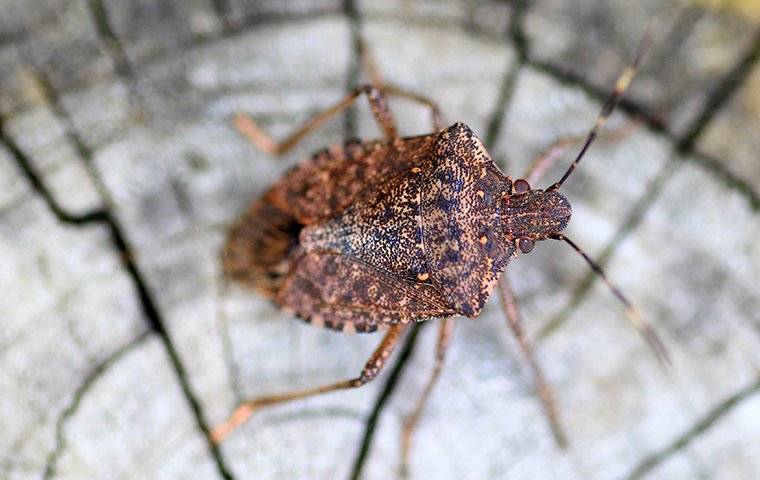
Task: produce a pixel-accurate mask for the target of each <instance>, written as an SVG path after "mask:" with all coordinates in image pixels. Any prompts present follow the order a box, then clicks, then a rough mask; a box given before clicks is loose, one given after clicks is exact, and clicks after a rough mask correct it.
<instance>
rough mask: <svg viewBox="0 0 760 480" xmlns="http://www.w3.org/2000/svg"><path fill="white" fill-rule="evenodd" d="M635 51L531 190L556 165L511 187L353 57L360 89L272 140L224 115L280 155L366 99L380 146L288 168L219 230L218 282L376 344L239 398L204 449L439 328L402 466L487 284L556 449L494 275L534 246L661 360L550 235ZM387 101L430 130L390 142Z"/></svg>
mask: <svg viewBox="0 0 760 480" xmlns="http://www.w3.org/2000/svg"><path fill="white" fill-rule="evenodd" d="M647 39H648V35H645V37H644V40H647ZM645 43H646V41H642V44H641V46H640V47H639V50H638V52H637V54H636V57H635V59H634V61H633V62H632V63H631V64H630V65H628V66H627V67H626V68H625V70H624V71H623V73H622V74H621V75H620V77H619V78H618V80H617V82H616V84H615V88H614V90H613V92H612V94H611V96H610V97H609V99H608V100H607V102H606V103H605V104H604V106H603V108H602V110H601V112H600V113H599V115H598V116H597V119H596V121H595V123H594V125H593V127H592V129H591V131H590V132H589V134H588V136H587V137H585V141H584V143H583V146H582V148H581V150H580V152H579V153H578V155H577V156H576V158H575V160H574V161H573V162H572V163H571V164H570V166H569V167H568V169H567V170H566V172H565V174H564V175H563V176H562V177H561V178H560V179H559V181H557V182H556V183H554V184H552V185H551V186H549V187H548V188H546V189H544V190H539V189H534V188H532V187H531V185H532V184H533V183H534V182H535V181H536V180H537V178H538V176H539V175H540V174H541V173H542V172H543V171H544V170H546V168H547V164H548V163H549V162H551V161H553V158H556V157H557V156H556V155H543V156H541V157H539V158H538V159H536V161H535V162H534V163H533V166H532V167H531V169H530V170H529V171H528V173H527V174H526V175H525V177H524V178H520V179H518V180H514V181H513V180H512V179H511V178H510V177H508V176H504V175H503V174H502V173H501V171H499V168H498V167H497V166H496V164H495V163H494V162H493V161H492V160H491V157H490V155H489V154H488V152H487V151H486V149H485V147H484V145H483V143H482V142H481V140H480V139H479V138H478V137H477V136H476V135H475V134H474V133H473V132H472V130H470V128H469V127H468V126H467V125H465V124H464V123H455V124H453V125H451V126H449V127H447V126H446V125H445V124H444V122H443V120H442V116H441V114H440V110H439V108H438V106H437V105H436V104H435V103H434V102H433V101H432V100H430V99H428V98H426V97H424V96H422V95H418V94H415V93H410V92H407V91H404V90H401V89H399V88H396V87H393V86H390V85H388V84H385V83H383V82H382V81H381V80H380V77H379V75H378V74H377V71H376V70H375V69H373V68H372V65H371V62H370V61H369V59H368V57H367V56H366V55H365V56H364V58H365V63H366V64H367V66H368V67H369V68H368V70H369V73H370V77H371V78H372V82H371V85H367V86H362V87H359V88H356V89H355V90H353V91H352V92H351V93H349V94H348V95H347V96H346V97H345V98H343V99H342V100H341V101H340V102H338V103H337V104H335V105H334V106H333V107H331V108H329V109H327V110H326V111H324V112H322V113H320V114H318V115H316V116H315V117H313V118H312V119H311V120H309V121H307V122H306V123H305V124H304V125H303V126H302V127H301V128H300V129H298V130H297V131H296V132H294V133H293V134H292V135H291V136H290V137H288V138H287V139H286V140H284V141H282V142H279V143H278V142H276V141H274V140H273V139H272V138H271V137H269V136H267V135H266V134H265V133H264V132H263V131H262V130H260V129H259V128H258V126H256V124H255V123H254V122H253V121H252V120H251V119H250V118H248V117H244V116H237V117H236V119H235V123H236V126H237V128H238V130H240V131H241V132H242V133H243V134H244V135H246V136H247V137H248V138H249V139H250V140H251V141H252V142H253V143H254V144H255V145H256V146H257V147H258V148H260V149H261V150H263V151H265V152H267V153H270V154H272V155H279V154H283V153H285V152H286V151H288V150H289V149H290V148H291V147H293V146H294V145H295V144H296V143H297V142H298V141H299V140H300V139H302V138H303V137H304V136H305V135H307V134H308V133H310V132H312V131H313V130H315V129H316V128H318V127H319V126H320V125H322V124H323V123H325V122H326V121H327V120H328V119H330V118H331V117H333V116H335V115H337V114H338V113H340V112H342V111H343V110H345V109H346V108H348V107H349V106H350V105H351V104H352V103H353V102H354V101H355V100H356V99H357V98H358V97H359V96H361V95H366V96H367V99H368V100H369V105H370V108H371V111H372V114H373V115H374V117H375V120H376V121H377V123H378V125H379V126H380V129H381V130H382V132H383V134H384V137H385V138H384V139H382V140H371V141H361V142H359V141H357V142H349V143H346V144H344V145H342V146H338V147H333V148H330V149H327V150H324V151H322V152H318V153H316V154H314V155H313V156H312V157H311V158H309V159H308V160H306V161H305V162H303V163H301V164H300V165H298V166H297V167H295V168H293V169H292V170H290V171H289V172H288V173H287V174H286V175H285V176H284V177H283V178H282V179H281V180H280V181H278V182H277V183H275V184H274V185H273V186H272V187H271V188H270V189H269V190H268V191H267V192H265V193H264V194H263V195H262V196H261V197H260V198H258V199H257V200H255V201H254V202H253V203H252V205H251V206H250V207H249V208H248V210H247V211H246V212H245V213H244V214H243V215H242V217H241V218H240V219H239V220H238V221H237V223H235V225H234V226H233V227H232V229H231V230H230V233H229V237H228V239H227V243H226V245H225V247H224V251H223V263H224V270H225V273H226V275H227V276H228V277H229V278H231V279H233V280H235V281H238V282H240V283H242V284H243V285H245V286H247V287H250V288H252V289H254V290H255V291H257V292H259V293H260V294H263V295H264V296H266V297H267V298H270V299H271V300H272V301H274V302H275V303H276V304H277V305H279V306H280V307H282V308H283V309H285V310H287V311H291V312H293V313H294V314H295V315H296V316H298V317H299V318H301V319H303V320H305V321H307V322H309V323H311V324H313V325H315V326H318V327H323V328H328V329H332V330H338V331H341V332H344V333H354V332H374V331H376V330H386V331H387V332H386V333H385V336H384V337H383V339H382V341H381V342H380V345H379V346H378V347H377V349H376V350H375V351H374V353H373V354H372V356H371V357H370V358H369V360H368V361H367V363H366V365H365V366H364V368H363V370H362V371H361V373H360V375H359V376H358V377H356V378H353V379H350V380H345V381H341V382H337V383H333V384H329V385H323V386H318V387H315V388H308V389H304V390H298V391H292V392H285V393H281V394H275V395H269V396H262V397H258V398H254V399H251V400H249V401H247V402H245V403H243V404H242V405H240V406H239V407H238V408H237V409H236V410H235V412H234V413H233V414H232V416H231V417H230V418H229V419H228V420H227V421H226V422H225V423H223V424H221V425H219V426H218V427H217V428H216V429H214V431H213V432H212V440H213V441H214V442H217V443H218V442H221V441H223V440H224V439H225V438H226V437H227V436H228V435H229V434H230V433H231V432H232V431H233V430H234V429H235V428H236V427H237V426H238V425H240V424H241V423H242V422H244V421H245V420H246V419H247V418H248V417H249V416H250V415H251V414H252V413H253V412H254V411H255V410H257V409H260V408H262V407H265V406H271V405H275V404H279V403H283V402H289V401H292V400H296V399H299V398H304V397H309V396H312V395H317V394H322V393H327V392H331V391H335V390H340V389H347V388H356V387H359V386H361V385H363V384H365V383H367V382H369V381H370V380H372V379H373V378H375V376H377V374H378V373H379V372H380V370H381V369H382V368H383V366H384V365H385V363H386V362H387V360H388V358H389V356H390V354H391V352H392V351H393V349H394V347H395V346H396V345H397V344H398V342H399V340H400V338H401V337H402V334H403V333H404V332H405V331H406V330H408V329H409V327H410V326H411V324H413V323H414V322H419V321H424V320H428V319H431V318H441V319H442V320H441V323H440V331H439V336H438V343H437V347H436V353H435V355H436V357H435V367H434V370H433V372H432V374H431V376H430V378H429V379H428V382H427V384H426V387H425V389H424V390H423V392H422V394H421V396H420V398H419V399H418V401H417V403H416V406H415V408H414V409H413V410H412V412H411V414H410V415H409V417H407V420H406V422H405V423H404V428H403V432H402V439H401V450H402V465H406V463H407V459H408V452H409V450H410V442H411V438H412V433H413V430H414V428H415V425H416V423H417V421H418V419H419V417H420V414H421V412H422V410H423V407H424V405H425V402H426V400H427V398H428V397H429V395H430V392H431V390H432V387H433V385H434V383H435V381H436V379H437V378H438V376H439V374H440V372H441V368H442V366H443V361H444V355H445V353H446V348H447V346H448V345H449V341H450V338H451V335H452V332H453V327H454V317H455V316H457V315H462V316H465V317H476V316H477V315H478V314H479V313H480V311H481V309H482V308H483V306H484V305H485V303H486V301H487V300H488V297H489V296H490V294H491V292H492V291H493V289H494V287H496V286H497V285H498V286H499V291H500V294H501V299H502V304H503V306H504V310H505V313H506V316H507V319H508V323H509V325H510V327H511V328H512V330H513V331H514V333H515V335H516V336H517V340H518V343H519V345H520V347H521V348H522V350H523V351H524V353H525V355H526V357H527V359H528V361H529V364H530V367H531V369H532V371H533V374H534V378H535V382H536V388H537V390H538V393H539V395H540V398H541V400H542V402H543V406H544V409H545V411H546V414H547V416H548V418H549V423H550V425H551V427H552V430H553V432H554V434H555V437H556V439H557V442H558V443H559V444H560V445H562V444H564V442H565V437H564V435H563V433H562V430H561V428H560V425H559V420H558V415H557V410H556V408H555V404H554V401H553V397H552V394H551V390H550V389H549V386H548V384H547V383H546V382H545V380H544V377H543V375H542V373H541V370H540V368H539V366H538V364H537V362H536V361H535V359H534V357H533V353H532V348H531V345H530V344H529V343H528V341H527V339H526V338H525V336H524V335H523V333H522V328H521V325H520V321H519V316H518V311H517V306H516V303H515V300H514V296H513V295H512V292H511V289H510V287H509V285H508V283H507V281H506V276H504V278H501V280H500V277H501V276H502V273H503V272H504V271H505V269H506V268H507V264H508V263H509V260H510V259H511V258H512V257H514V256H516V255H517V254H518V253H519V252H522V253H528V252H530V251H531V250H532V249H533V246H534V244H535V242H538V241H541V240H546V239H552V240H561V241H564V242H566V243H567V244H569V245H570V246H571V247H572V248H573V249H575V250H576V251H577V252H578V253H580V254H581V255H582V256H583V258H584V259H585V260H586V261H587V262H588V264H589V265H590V266H591V268H592V269H593V270H594V271H595V272H596V273H597V274H598V275H599V276H600V277H601V278H602V280H603V281H604V282H605V283H606V284H607V285H608V286H609V287H610V288H611V290H612V292H613V293H614V294H615V296H617V298H618V299H620V300H621V301H622V303H623V304H624V305H625V309H626V313H627V316H628V318H629V319H630V320H631V322H632V323H633V325H634V326H635V327H636V328H637V329H638V330H639V332H641V333H642V334H643V335H644V337H645V339H646V340H647V341H648V342H649V344H650V345H651V346H652V348H653V349H654V351H655V353H656V354H657V355H658V357H659V358H660V359H661V360H663V361H664V362H667V356H666V352H665V349H664V348H663V345H662V343H661V342H660V341H659V340H658V338H657V336H656V335H655V333H654V331H653V330H652V328H651V327H650V326H649V325H648V324H646V323H644V322H643V321H642V319H641V317H640V316H639V315H638V313H637V311H636V309H635V308H634V306H633V305H632V304H631V303H630V302H629V301H628V300H627V299H626V297H624V296H623V294H622V293H621V292H620V290H619V289H618V288H616V287H615V286H614V285H613V284H612V283H611V282H610V281H609V280H608V279H607V277H606V276H605V274H604V272H603V271H602V269H601V268H600V267H599V266H598V265H597V264H596V263H595V262H594V261H593V260H592V259H591V258H589V257H588V256H587V255H586V254H585V253H583V251H582V250H581V249H580V248H579V247H578V246H576V244H575V243H573V241H571V240H570V239H569V238H567V237H566V236H565V235H564V234H563V233H562V231H563V229H564V228H565V226H566V225H567V223H568V221H569V220H570V215H571V207H570V203H569V202H568V200H567V199H566V198H565V197H564V196H563V195H562V193H560V189H561V187H562V185H563V184H564V182H565V181H566V180H567V179H568V177H569V176H570V175H571V173H572V172H573V170H574V169H575V168H576V166H577V165H578V163H579V162H580V161H581V159H582V158H583V155H584V154H585V152H586V151H587V149H588V147H589V146H590V145H591V143H592V142H593V141H594V139H595V138H596V137H597V135H598V133H599V132H600V130H601V128H602V127H603V125H604V123H605V121H606V119H607V118H608V117H609V115H610V114H611V113H612V111H613V109H614V107H615V105H616V104H617V102H618V100H619V99H620V97H621V95H622V94H623V92H624V91H625V90H626V88H627V87H628V85H629V83H630V81H631V80H632V78H633V76H634V74H635V72H636V69H637V66H638V64H639V62H640V60H641V57H642V56H643V52H644V50H645V47H644V45H645ZM386 94H388V95H395V96H399V97H405V98H407V99H410V100H412V101H416V102H419V103H421V104H423V105H425V106H427V107H429V109H430V111H431V114H432V121H433V126H434V128H435V131H434V132H433V133H430V134H428V135H421V136H416V137H406V138H403V137H400V136H399V135H398V133H397V131H396V127H395V124H394V119H393V116H392V115H391V112H390V110H389V109H388V103H387V99H386ZM565 143H567V142H565ZM552 157H553V158H552Z"/></svg>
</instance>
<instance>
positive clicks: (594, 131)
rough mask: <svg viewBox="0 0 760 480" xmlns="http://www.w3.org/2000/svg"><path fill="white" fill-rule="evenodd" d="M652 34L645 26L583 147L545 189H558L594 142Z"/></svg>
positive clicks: (633, 73)
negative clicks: (637, 44) (632, 55)
mask: <svg viewBox="0 0 760 480" xmlns="http://www.w3.org/2000/svg"><path fill="white" fill-rule="evenodd" d="M651 39H652V34H651V28H650V27H647V29H646V31H645V32H644V36H643V37H642V39H641V43H640V44H639V48H638V51H637V52H636V57H635V58H634V59H633V62H631V63H630V64H629V65H628V66H627V67H625V69H624V70H623V73H621V74H620V76H619V77H618V79H617V81H616V82H615V88H614V89H613V90H612V95H610V98H608V99H607V101H606V102H605V103H604V106H603V107H602V110H601V111H600V112H599V115H597V117H596V121H595V122H594V126H593V127H592V128H591V131H590V132H589V133H588V136H587V137H586V141H585V142H584V143H583V147H581V151H580V152H578V156H577V157H575V160H573V163H571V164H570V166H569V167H567V171H565V174H564V175H562V178H560V179H559V181H558V182H557V183H555V184H554V185H552V186H550V187H549V188H547V191H550V190H559V189H560V188H561V187H562V184H563V183H565V180H567V178H568V177H569V176H570V174H571V173H573V170H575V167H577V166H578V164H579V163H580V161H581V159H582V158H583V156H584V155H585V154H586V150H588V147H590V146H591V144H592V143H593V142H594V139H596V137H597V135H598V134H599V131H600V130H601V129H602V127H604V124H605V123H606V122H607V119H608V118H609V116H610V115H611V114H612V111H613V110H614V109H615V106H616V105H617V104H618V102H619V101H620V98H621V97H622V96H623V93H625V91H626V90H627V89H628V85H630V84H631V80H633V77H634V75H636V71H637V70H638V68H639V64H640V63H641V59H642V58H643V57H644V54H645V53H646V51H647V50H648V48H649V43H650V42H651Z"/></svg>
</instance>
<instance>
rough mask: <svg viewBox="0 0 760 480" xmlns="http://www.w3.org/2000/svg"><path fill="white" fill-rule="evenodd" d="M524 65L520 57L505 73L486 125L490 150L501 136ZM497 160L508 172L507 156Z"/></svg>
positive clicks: (486, 141)
mask: <svg viewBox="0 0 760 480" xmlns="http://www.w3.org/2000/svg"><path fill="white" fill-rule="evenodd" d="M522 66H523V63H522V60H520V59H519V57H518V58H517V59H515V61H513V62H512V64H511V65H508V66H507V71H506V72H505V73H504V78H503V79H502V81H501V86H500V87H499V96H498V98H497V99H496V105H495V106H494V109H493V112H491V115H490V118H489V119H488V123H487V125H488V126H487V127H486V132H485V135H484V136H483V142H484V143H485V145H486V148H487V149H488V150H490V151H493V147H494V145H496V143H497V142H498V141H499V137H500V136H501V132H502V127H503V125H504V121H505V120H506V118H507V112H508V111H509V108H510V106H511V105H512V98H513V97H514V93H515V86H516V85H517V77H518V76H519V75H520V70H521V69H522ZM495 160H497V163H498V164H499V166H500V167H501V168H502V170H503V171H505V172H506V171H508V170H509V161H508V159H507V158H499V159H495Z"/></svg>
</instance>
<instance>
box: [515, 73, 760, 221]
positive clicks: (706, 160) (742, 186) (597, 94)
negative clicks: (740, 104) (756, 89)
mask: <svg viewBox="0 0 760 480" xmlns="http://www.w3.org/2000/svg"><path fill="white" fill-rule="evenodd" d="M526 65H527V66H529V67H531V68H533V69H535V70H537V71H539V72H541V73H544V74H546V75H549V76H551V77H552V78H554V79H555V80H557V81H559V82H560V83H562V84H565V85H567V86H571V87H575V88H580V89H581V90H583V91H584V92H585V93H586V94H587V95H590V96H591V97H592V98H595V99H597V100H598V101H604V100H606V99H607V97H609V94H610V92H611V89H607V90H605V89H601V88H597V87H596V86H594V85H592V84H591V83H589V82H588V81H586V80H585V79H583V78H582V77H581V76H579V75H577V74H575V73H573V72H570V71H568V70H564V69H562V68H560V67H557V66H555V65H552V64H550V63H547V62H543V61H539V60H534V59H528V60H527V61H526ZM734 88H735V87H734ZM721 91H722V92H724V93H723V95H725V98H723V99H722V100H721V102H725V101H727V100H728V99H730V95H728V93H725V92H726V90H721ZM715 101H716V102H717V100H715ZM716 107H717V104H716ZM618 108H619V109H620V110H621V111H623V112H625V113H627V114H628V115H631V116H633V117H635V118H636V119H638V120H639V121H641V122H642V123H643V124H644V125H645V126H646V127H647V129H648V130H650V131H652V132H654V133H659V134H661V135H663V136H664V137H666V138H667V139H668V140H669V141H670V142H672V143H673V144H675V145H676V149H677V152H678V153H680V154H681V155H682V156H683V157H684V158H685V159H686V160H687V161H690V162H692V161H693V162H694V163H696V164H698V165H701V166H703V167H705V168H706V169H707V170H708V171H709V172H710V173H711V174H713V176H714V177H715V178H717V179H719V180H720V181H721V182H722V183H723V184H724V185H726V186H727V187H729V188H731V189H733V190H735V191H738V192H739V193H741V194H742V196H744V197H745V199H746V200H747V202H748V204H749V206H750V207H751V208H752V210H753V211H755V212H758V211H760V193H758V192H755V191H754V189H753V188H752V186H751V185H750V184H749V182H747V181H746V180H744V179H742V178H739V177H738V176H736V175H735V174H734V173H732V172H731V171H730V170H728V169H727V168H726V167H725V165H724V164H723V163H722V162H720V161H718V160H717V159H715V158H713V157H711V156H709V155H706V154H704V153H702V152H699V151H698V150H696V149H695V148H694V145H693V144H694V141H695V140H690V141H688V142H685V141H684V140H683V139H681V138H679V137H677V136H676V135H675V134H674V133H673V132H671V131H670V130H669V129H668V128H667V125H666V124H665V123H664V122H663V121H662V120H661V119H660V118H658V117H656V116H653V115H652V114H650V113H649V112H647V111H646V109H644V108H643V107H641V106H640V105H638V104H637V103H635V102H632V101H630V100H628V99H626V98H623V99H621V100H620V103H619V104H618ZM706 124H707V122H706V121H705V125H706ZM703 128H704V126H703V127H700V130H701V129H703ZM697 134H698V133H697ZM695 139H696V137H695Z"/></svg>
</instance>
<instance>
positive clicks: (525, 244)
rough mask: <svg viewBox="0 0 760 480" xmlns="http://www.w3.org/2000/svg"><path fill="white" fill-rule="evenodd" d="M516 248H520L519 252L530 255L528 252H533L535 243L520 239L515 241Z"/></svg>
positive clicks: (527, 239)
mask: <svg viewBox="0 0 760 480" xmlns="http://www.w3.org/2000/svg"><path fill="white" fill-rule="evenodd" d="M517 246H518V247H519V248H520V251H521V252H523V253H530V251H531V250H533V247H535V246H536V242H534V241H533V240H531V239H530V238H521V239H519V240H518V241H517Z"/></svg>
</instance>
